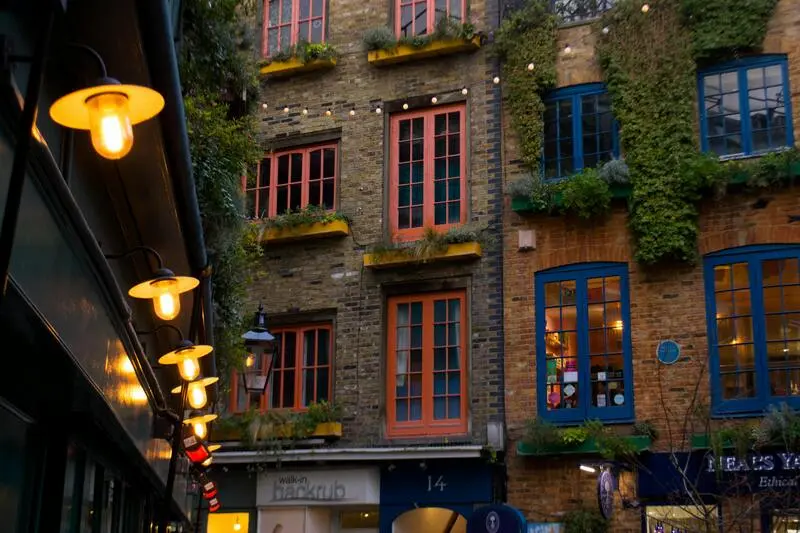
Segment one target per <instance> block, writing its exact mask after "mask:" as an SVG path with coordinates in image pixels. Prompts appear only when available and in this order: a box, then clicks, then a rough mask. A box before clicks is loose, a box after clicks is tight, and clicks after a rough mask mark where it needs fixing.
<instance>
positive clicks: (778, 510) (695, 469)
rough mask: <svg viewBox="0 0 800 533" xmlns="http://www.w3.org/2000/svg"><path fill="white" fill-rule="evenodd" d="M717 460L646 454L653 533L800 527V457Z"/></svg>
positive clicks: (769, 532)
mask: <svg viewBox="0 0 800 533" xmlns="http://www.w3.org/2000/svg"><path fill="white" fill-rule="evenodd" d="M725 453H726V455H724V456H721V457H717V458H715V456H714V454H713V453H712V452H711V451H709V450H698V451H695V452H692V453H676V454H674V455H672V454H667V453H655V454H646V455H644V456H642V465H641V467H640V469H639V484H638V491H637V495H638V497H639V499H640V500H641V502H642V504H643V509H644V512H643V516H642V527H643V531H645V532H647V533H662V532H667V533H670V532H672V531H674V532H677V533H691V532H694V531H701V529H700V528H701V527H704V526H705V524H708V523H713V521H716V522H717V523H718V525H719V529H720V531H734V530H736V531H752V532H754V533H758V532H761V533H789V532H792V531H797V530H798V529H799V528H800V454H798V453H794V452H788V451H786V450H780V449H770V450H764V451H760V452H757V453H752V452H751V453H748V454H747V455H746V456H743V457H742V456H738V455H737V454H736V453H735V452H734V451H733V450H726V452H725Z"/></svg>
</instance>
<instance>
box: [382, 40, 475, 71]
mask: <svg viewBox="0 0 800 533" xmlns="http://www.w3.org/2000/svg"><path fill="white" fill-rule="evenodd" d="M480 47H481V36H480V35H476V36H475V37H473V38H472V39H447V40H437V41H433V42H431V43H429V44H427V45H425V46H423V47H420V48H415V47H413V46H411V45H408V44H398V45H397V46H396V47H395V48H392V49H390V50H371V51H369V52H367V61H369V62H370V64H372V65H375V66H378V67H382V66H385V65H395V64H397V63H405V62H407V61H416V60H418V59H427V58H430V57H437V56H443V55H450V54H458V53H461V52H474V51H475V50H477V49H478V48H480Z"/></svg>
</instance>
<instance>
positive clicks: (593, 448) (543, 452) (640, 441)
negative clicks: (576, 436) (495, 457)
mask: <svg viewBox="0 0 800 533" xmlns="http://www.w3.org/2000/svg"><path fill="white" fill-rule="evenodd" d="M625 440H626V441H628V443H629V444H631V446H632V447H633V449H634V450H635V451H636V452H637V453H639V452H644V451H647V450H649V449H650V445H651V444H652V440H651V439H650V437H648V436H645V435H631V436H627V437H625ZM597 453H600V447H599V446H598V445H597V442H596V441H595V439H593V438H588V439H586V440H585V441H584V442H582V443H581V444H577V445H575V446H567V445H562V446H558V447H545V448H539V447H536V446H532V445H530V444H527V443H525V442H522V441H520V442H518V443H517V455H519V456H523V457H525V456H534V457H538V456H548V455H576V454H587V455H588V454H597Z"/></svg>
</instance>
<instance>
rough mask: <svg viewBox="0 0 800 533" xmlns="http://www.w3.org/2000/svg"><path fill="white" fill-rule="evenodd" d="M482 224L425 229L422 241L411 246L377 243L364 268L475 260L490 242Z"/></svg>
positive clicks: (371, 250) (365, 260) (395, 243)
mask: <svg viewBox="0 0 800 533" xmlns="http://www.w3.org/2000/svg"><path fill="white" fill-rule="evenodd" d="M485 230H486V226H485V225H482V224H466V225H464V226H457V227H454V228H450V229H449V230H448V231H447V232H445V233H441V232H437V231H436V230H434V229H433V228H426V229H425V233H424V235H423V238H422V239H420V240H418V241H414V242H411V243H397V242H389V243H378V244H376V245H373V246H372V247H370V252H369V254H367V255H365V256H364V264H365V265H366V266H379V265H393V264H396V265H403V264H408V263H423V262H426V261H431V260H435V259H447V258H451V259H457V258H475V257H479V256H480V254H481V246H482V245H485V244H487V243H488V242H489V240H490V238H489V237H488V236H487V235H486V233H485Z"/></svg>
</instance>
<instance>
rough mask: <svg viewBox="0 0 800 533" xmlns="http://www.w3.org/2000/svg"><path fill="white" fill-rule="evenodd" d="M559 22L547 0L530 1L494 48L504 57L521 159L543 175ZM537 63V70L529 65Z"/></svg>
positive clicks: (505, 85)
mask: <svg viewBox="0 0 800 533" xmlns="http://www.w3.org/2000/svg"><path fill="white" fill-rule="evenodd" d="M557 29H558V24H557V21H556V18H555V16H554V15H553V14H552V12H551V11H550V9H549V2H547V1H546V0H527V2H526V4H525V6H523V7H522V8H521V9H519V10H517V11H515V12H514V13H512V14H511V16H509V17H508V18H507V19H505V20H504V21H503V23H502V24H501V25H500V27H499V28H498V29H497V31H496V32H495V40H494V51H495V52H496V53H497V55H498V57H499V58H500V59H501V60H503V62H504V63H503V77H504V81H503V91H504V92H505V99H506V104H507V105H508V109H509V111H510V112H511V123H512V125H513V127H514V129H515V130H516V132H517V138H518V139H519V143H520V151H521V159H522V161H523V163H524V164H525V165H526V166H527V167H528V169H529V170H530V171H531V172H532V173H533V175H535V176H538V175H539V164H540V158H541V154H542V138H543V127H544V124H543V116H544V103H543V102H542V96H541V93H542V91H544V90H546V89H549V88H550V87H552V86H554V85H555V83H556V69H555V62H556V54H557V44H556V32H557ZM531 63H533V67H534V68H533V70H532V71H531V70H528V65H529V64H531Z"/></svg>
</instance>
